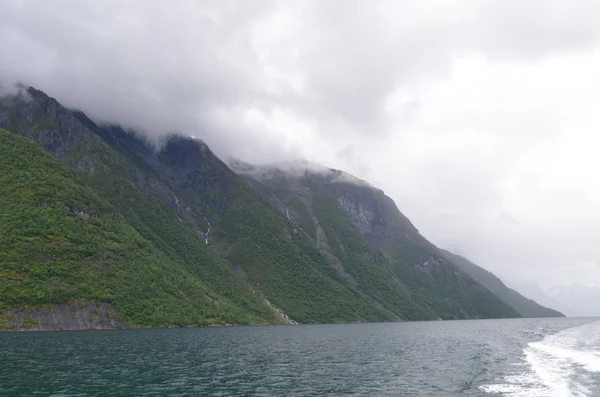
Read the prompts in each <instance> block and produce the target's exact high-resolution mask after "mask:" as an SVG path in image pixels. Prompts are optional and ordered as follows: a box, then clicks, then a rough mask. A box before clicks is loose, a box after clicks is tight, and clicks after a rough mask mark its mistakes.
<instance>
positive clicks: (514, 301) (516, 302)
mask: <svg viewBox="0 0 600 397" xmlns="http://www.w3.org/2000/svg"><path fill="white" fill-rule="evenodd" d="M443 253H444V255H445V256H446V257H447V258H448V259H449V260H450V261H452V263H454V264H455V265H456V266H457V267H458V268H459V269H460V270H462V271H463V272H465V273H467V274H468V275H469V276H471V277H472V278H473V280H475V281H477V282H478V283H479V284H481V285H483V286H484V287H485V288H487V289H488V290H490V291H491V292H493V293H494V294H495V295H496V296H497V297H499V298H500V299H502V300H503V301H504V302H505V303H506V304H508V305H510V306H511V307H512V308H514V309H515V310H516V311H517V312H519V314H520V315H521V316H523V317H564V314H562V313H560V312H558V311H556V310H553V309H549V308H547V307H544V306H541V305H540V304H538V303H537V302H535V301H533V300H531V299H528V298H526V297H524V296H523V295H521V294H519V293H518V292H517V291H515V290H514V289H511V288H508V287H507V286H506V285H504V283H503V282H502V280H500V279H499V278H498V277H496V276H495V275H493V274H492V273H491V272H489V271H487V270H485V269H483V268H481V267H479V266H477V265H475V264H474V263H472V262H470V261H469V260H467V259H465V258H464V257H462V256H460V255H456V254H453V253H451V252H449V251H446V250H443Z"/></svg>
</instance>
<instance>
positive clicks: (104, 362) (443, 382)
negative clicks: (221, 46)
mask: <svg viewBox="0 0 600 397" xmlns="http://www.w3.org/2000/svg"><path fill="white" fill-rule="evenodd" d="M599 376H600V321H598V320H594V319H538V320H535V319H533V320H532V319H524V320H483V321H449V322H414V323H387V324H347V325H302V326H272V327H223V328H198V329H145V330H122V331H67V332H37V333H0V396H7V397H8V396H209V395H210V396H443V397H447V396H495V395H497V396H515V397H521V396H527V397H531V396H544V397H554V396H558V397H570V396H600V386H599V385H600V377H599Z"/></svg>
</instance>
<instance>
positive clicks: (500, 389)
mask: <svg viewBox="0 0 600 397" xmlns="http://www.w3.org/2000/svg"><path fill="white" fill-rule="evenodd" d="M598 381H600V322H593V323H588V324H584V325H580V326H577V327H573V328H569V329H566V330H564V331H561V332H559V333H557V334H554V335H549V336H546V337H545V338H543V339H542V340H541V341H539V342H531V343H529V344H528V345H527V347H526V348H525V349H523V357H522V361H521V362H520V363H517V364H515V371H514V372H513V373H512V374H509V375H507V376H504V377H502V378H500V379H497V383H494V384H490V385H484V386H481V387H480V389H481V390H483V391H485V392H487V393H490V394H496V395H500V396H511V397H587V396H599V395H600V384H599V383H598Z"/></svg>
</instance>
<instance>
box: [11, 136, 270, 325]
mask: <svg viewBox="0 0 600 397" xmlns="http://www.w3.org/2000/svg"><path fill="white" fill-rule="evenodd" d="M0 153H1V155H0V170H1V172H0V221H1V222H0V224H2V233H1V234H0V246H1V247H2V250H1V251H0V264H2V267H1V268H0V275H1V277H0V308H1V309H5V310H4V311H3V312H0V313H1V314H2V315H1V316H0V326H3V327H6V328H11V327H13V326H14V327H19V328H20V327H23V326H29V327H32V328H42V329H62V328H72V327H74V328H115V327H125V326H128V325H131V326H135V325H154V326H166V325H174V324H186V325H206V324H213V323H216V324H219V323H227V322H239V323H251V322H277V318H276V316H275V315H274V314H273V313H272V312H271V311H270V310H269V309H268V308H267V307H266V306H264V305H262V304H261V302H259V301H258V299H256V298H255V297H254V296H253V295H252V294H251V293H249V292H247V293H245V294H244V293H243V292H242V293H240V294H239V296H236V297H231V296H224V295H220V294H219V293H218V292H217V288H211V287H209V286H207V285H206V284H205V283H203V282H202V280H201V278H200V277H198V274H197V273H196V272H194V271H193V269H189V268H186V267H185V266H183V265H182V264H181V263H177V262H175V261H173V260H172V259H171V258H169V257H168V256H167V255H165V254H164V253H163V252H161V251H159V250H157V249H156V246H155V245H153V244H152V243H151V242H150V241H148V240H147V239H145V238H144V237H143V236H142V235H140V233H138V232H137V231H136V230H135V228H133V227H132V226H131V225H130V224H128V222H127V221H126V219H125V218H124V217H123V216H121V215H119V214H118V212H117V211H116V209H115V208H114V207H113V206H112V205H111V204H110V203H109V202H107V201H106V200H104V199H103V198H101V197H100V196H99V195H98V194H97V193H96V192H94V191H93V190H92V189H91V188H90V187H88V186H85V185H84V184H82V183H81V182H80V181H79V180H78V178H77V175H76V174H75V173H74V172H73V171H71V170H70V169H68V168H67V167H66V166H64V165H63V164H61V163H59V162H58V161H57V160H55V159H54V158H53V157H51V156H50V155H49V154H47V153H45V152H44V150H43V149H42V147H41V146H39V145H37V144H35V143H33V142H31V141H28V140H26V139H24V138H21V137H19V136H17V135H15V134H12V133H10V132H8V131H6V130H0ZM211 260H212V263H210V264H207V265H210V266H212V267H214V268H218V267H221V268H222V269H223V273H225V272H226V271H227V269H228V266H227V264H226V263H224V262H223V261H221V260H220V259H219V258H218V257H216V256H213V257H212V258H210V257H209V258H207V262H208V261H211ZM233 276H234V275H233V273H231V275H230V277H227V276H226V275H225V274H224V276H223V280H224V282H225V280H227V279H228V278H229V280H227V282H229V283H231V287H230V288H235V287H237V288H240V289H242V291H244V289H243V287H244V286H243V285H242V283H241V282H240V281H239V280H238V279H237V278H236V277H233ZM219 292H221V291H219Z"/></svg>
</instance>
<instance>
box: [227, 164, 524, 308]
mask: <svg viewBox="0 0 600 397" xmlns="http://www.w3.org/2000/svg"><path fill="white" fill-rule="evenodd" d="M231 167H232V168H233V169H234V170H235V171H236V172H238V173H239V174H240V175H243V176H244V177H245V178H246V179H247V180H248V181H249V182H250V183H251V184H253V185H258V186H260V187H261V188H262V190H263V192H264V194H265V196H266V197H270V198H271V200H272V201H273V203H274V204H275V205H278V206H279V207H280V208H281V209H282V212H284V213H285V214H286V215H287V216H288V217H289V218H290V220H292V221H293V222H294V223H295V224H297V225H298V226H299V227H301V228H302V229H304V230H305V231H306V233H307V234H308V235H309V236H310V237H311V238H312V239H313V240H314V241H316V243H317V246H318V247H319V250H320V251H321V253H322V254H323V255H324V256H325V257H326V258H327V259H328V261H329V263H330V264H331V266H332V267H333V268H334V269H336V271H337V272H338V274H339V276H340V277H342V278H345V279H346V280H348V281H349V282H350V283H352V284H355V285H356V286H357V288H360V290H361V291H363V292H365V293H367V294H369V295H370V296H373V297H375V298H376V299H377V300H378V302H380V304H381V305H383V306H385V307H388V308H389V309H390V310H392V311H397V310H403V311H404V313H406V314H405V315H406V316H407V318H410V319H418V318H422V316H423V314H426V315H427V316H430V317H431V318H436V317H437V318H442V319H450V318H471V316H472V313H486V312H487V313H502V314H501V315H502V316H508V317H511V316H515V315H516V313H515V311H514V309H512V308H511V307H510V306H509V305H507V304H501V303H500V302H499V300H498V298H497V297H495V296H494V295H492V294H490V292H489V291H488V290H486V289H485V288H483V287H482V286H481V285H480V284H478V283H476V282H474V281H473V279H472V278H471V277H469V276H468V275H466V274H465V273H462V272H460V271H459V269H458V268H456V267H455V266H454V264H453V263H452V262H451V261H449V260H447V259H446V258H445V256H444V255H443V253H442V252H441V251H440V250H439V249H438V248H437V247H435V246H434V245H433V244H431V243H430V242H429V241H427V240H426V239H425V238H424V237H423V236H422V235H421V234H420V233H419V232H418V230H417V229H416V228H415V227H414V226H413V225H412V223H411V222H410V221H409V220H408V218H406V217H405V216H404V215H403V214H402V213H401V212H400V211H399V210H398V208H397V207H396V205H395V203H394V202H393V201H392V199H390V198H389V197H387V196H386V195H385V194H384V193H383V191H381V190H379V189H377V188H375V187H373V186H371V185H370V184H368V183H367V182H365V181H362V180H360V179H358V178H356V177H354V176H352V175H349V174H347V173H344V172H342V171H338V170H333V169H328V168H325V167H321V166H318V165H314V164H309V163H306V162H304V163H302V162H301V163H298V162H296V163H291V164H285V165H283V166H255V165H251V164H246V163H242V162H239V161H232V162H231ZM399 291H400V294H399ZM475 317H477V315H476V316H475Z"/></svg>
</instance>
